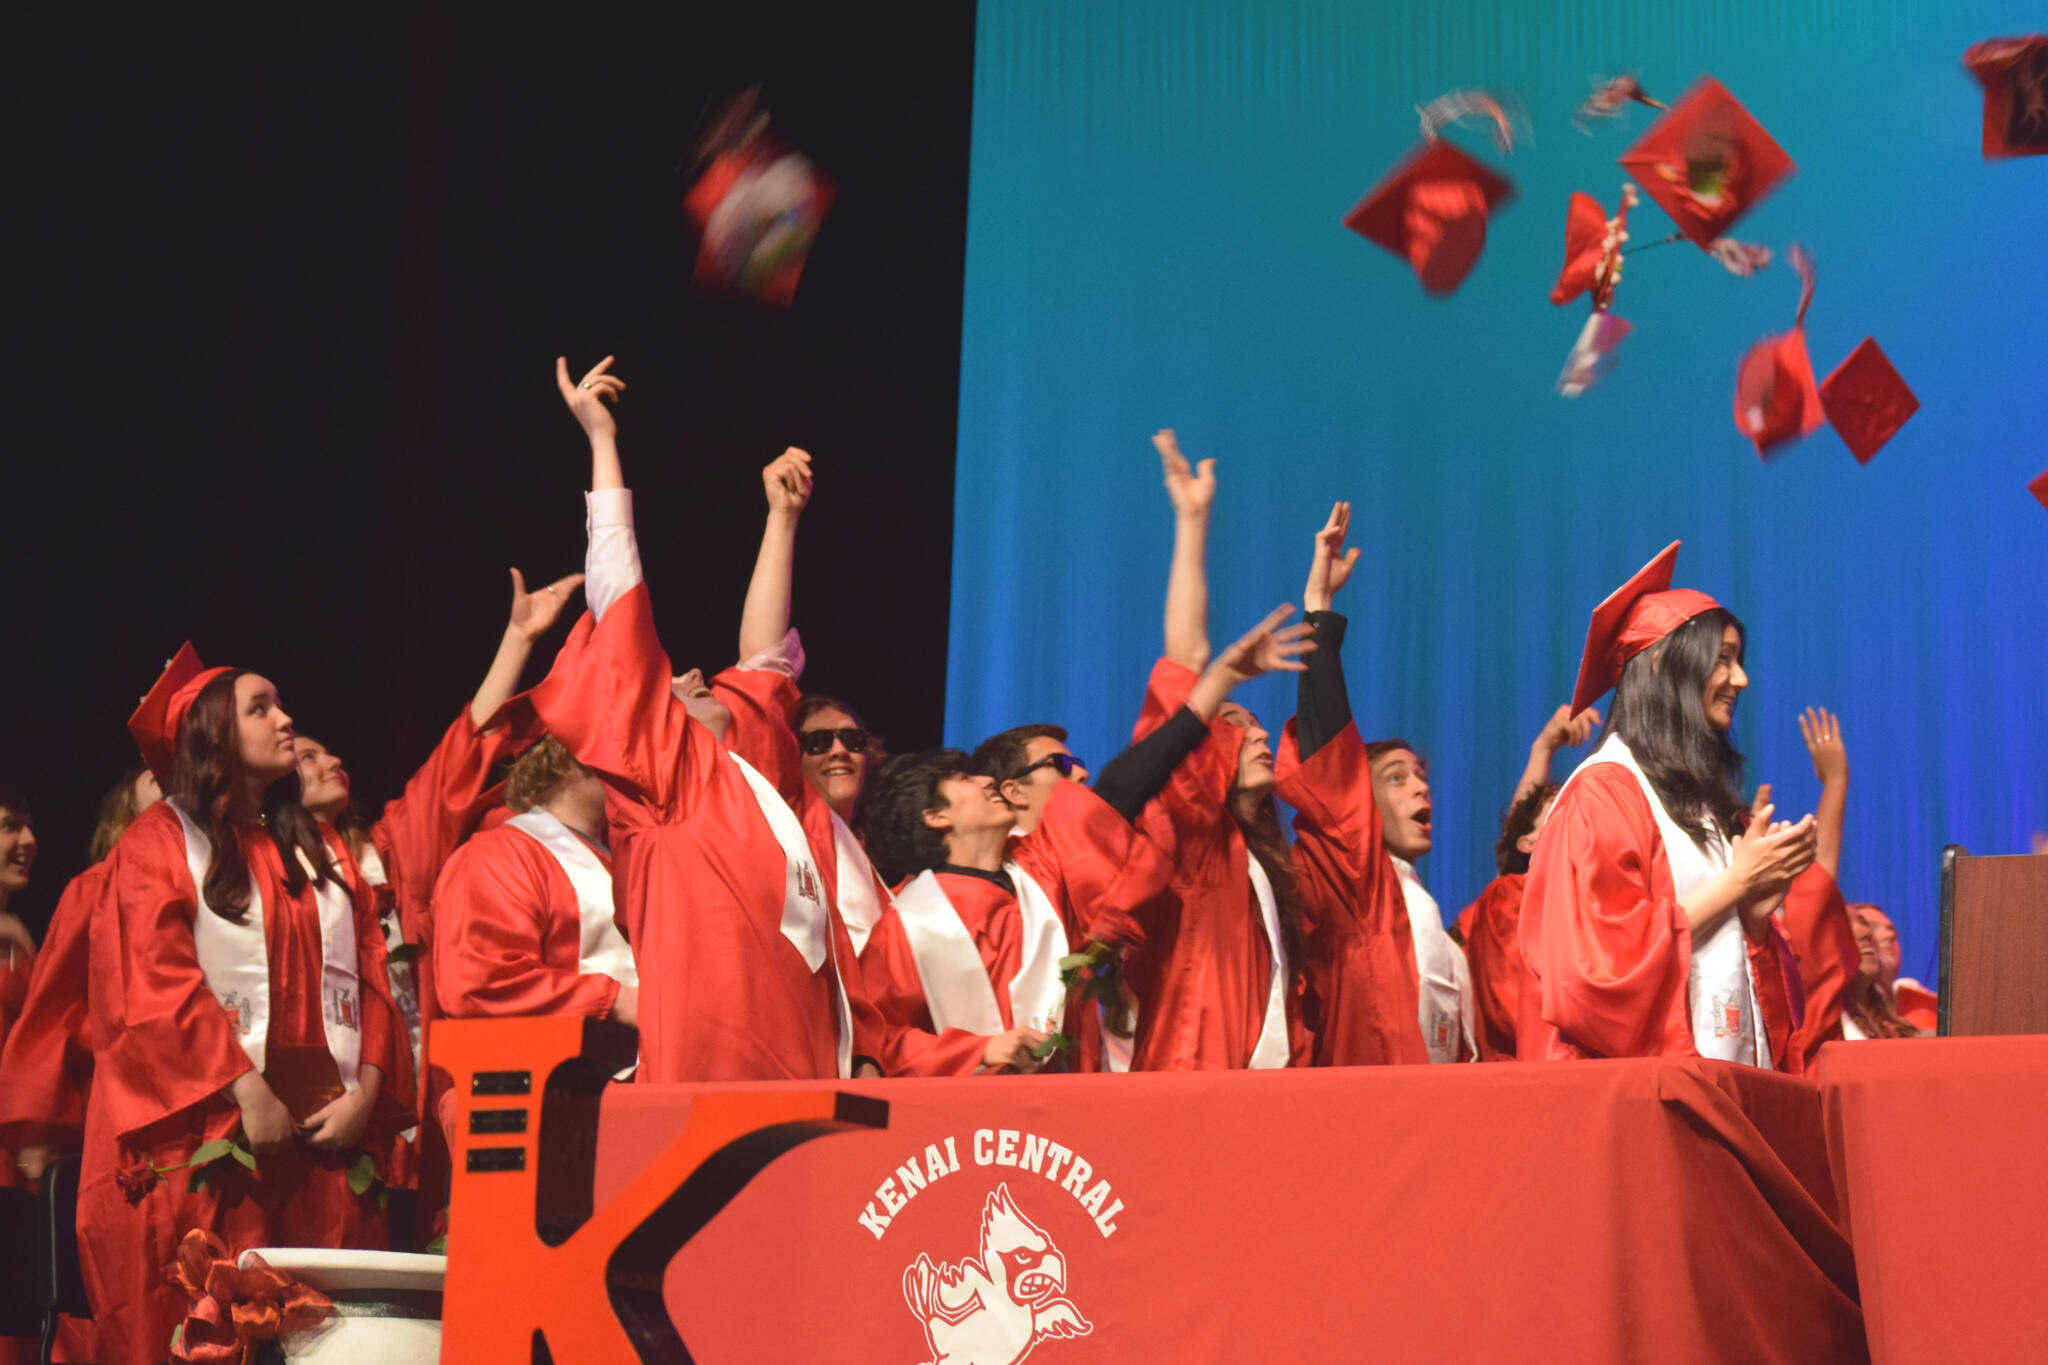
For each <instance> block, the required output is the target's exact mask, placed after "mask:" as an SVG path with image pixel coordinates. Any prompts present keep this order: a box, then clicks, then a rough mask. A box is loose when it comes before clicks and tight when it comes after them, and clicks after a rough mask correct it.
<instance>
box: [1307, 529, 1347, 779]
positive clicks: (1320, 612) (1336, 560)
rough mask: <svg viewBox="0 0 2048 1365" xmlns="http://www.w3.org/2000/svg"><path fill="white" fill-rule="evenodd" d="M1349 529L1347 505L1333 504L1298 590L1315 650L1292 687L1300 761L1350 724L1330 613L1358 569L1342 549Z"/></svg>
mask: <svg viewBox="0 0 2048 1365" xmlns="http://www.w3.org/2000/svg"><path fill="white" fill-rule="evenodd" d="M1350 531H1351V504H1350V503H1348V502H1339V503H1333V504H1331V506H1330V518H1329V520H1328V521H1326V522H1324V523H1323V529H1322V530H1320V531H1318V532H1316V539H1315V548H1314V550H1312V551H1311V552H1310V555H1309V562H1308V582H1307V584H1306V585H1305V586H1304V587H1303V588H1302V591H1301V608H1302V619H1303V621H1304V622H1305V623H1306V624H1307V625H1308V626H1309V628H1310V629H1311V630H1313V631H1314V632H1315V639H1316V643H1317V645H1318V646H1319V648H1318V649H1317V650H1316V652H1315V657H1314V658H1312V659H1310V660H1309V661H1308V667H1307V669H1306V670H1305V671H1304V672H1303V673H1302V675H1301V683H1300V685H1299V686H1298V687H1297V688H1296V689H1295V701H1294V714H1295V722H1294V728H1295V738H1296V742H1297V743H1298V744H1299V745H1300V747H1301V757H1302V759H1303V760H1304V761H1306V760H1307V759H1308V758H1309V757H1310V756H1311V755H1313V754H1314V753H1315V752H1316V751H1317V750H1318V749H1321V748H1322V747H1323V745H1325V744H1327V743H1328V742H1329V741H1330V740H1331V739H1333V738H1335V737H1336V735H1337V733H1338V732H1339V731H1340V730H1342V729H1343V728H1344V727H1345V726H1346V725H1349V724H1350V723H1351V696H1350V693H1349V692H1348V691H1347V690H1346V689H1345V686H1344V664H1343V659H1342V655H1341V654H1340V653H1339V647H1340V646H1341V645H1342V644H1343V643H1344V626H1345V621H1344V618H1343V617H1342V616H1339V615H1338V614H1337V613H1336V612H1333V611H1331V610H1330V603H1331V601H1332V600H1333V599H1334V598H1335V597H1336V595H1337V590H1338V589H1339V588H1341V587H1343V586H1344V585H1345V584H1346V583H1349V582H1350V581H1351V571H1352V570H1353V569H1355V568H1357V567H1358V547H1357V546H1355V545H1354V546H1352V547H1351V548H1350V549H1349V550H1346V549H1345V548H1344V537H1345V536H1347V535H1348V534H1350Z"/></svg>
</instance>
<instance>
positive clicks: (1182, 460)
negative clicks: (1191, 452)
mask: <svg viewBox="0 0 2048 1365" xmlns="http://www.w3.org/2000/svg"><path fill="white" fill-rule="evenodd" d="M1152 446H1153V448H1154V449H1155V450H1157V451H1158V452H1159V465H1160V468H1161V469H1163V470H1164V471H1165V473H1166V496H1167V498H1168V499H1169V500H1170V501H1171V502H1172V503H1173V514H1174V515H1175V516H1177V517H1188V518H1194V519H1197V520H1207V519H1208V516H1209V508H1210V506H1211V504H1213V503H1214V502H1215V501H1216V462H1215V461H1214V460H1204V461H1202V462H1201V463H1200V464H1198V465H1196V466H1194V467H1193V468H1192V469H1190V468H1189V467H1188V457H1187V456H1185V455H1183V454H1181V453H1180V442H1179V441H1177V440H1175V439H1174V435H1173V428H1172V427H1164V428H1162V429H1161V430H1160V431H1159V432H1157V433H1156V434H1155V435H1154V436H1153V437H1152Z"/></svg>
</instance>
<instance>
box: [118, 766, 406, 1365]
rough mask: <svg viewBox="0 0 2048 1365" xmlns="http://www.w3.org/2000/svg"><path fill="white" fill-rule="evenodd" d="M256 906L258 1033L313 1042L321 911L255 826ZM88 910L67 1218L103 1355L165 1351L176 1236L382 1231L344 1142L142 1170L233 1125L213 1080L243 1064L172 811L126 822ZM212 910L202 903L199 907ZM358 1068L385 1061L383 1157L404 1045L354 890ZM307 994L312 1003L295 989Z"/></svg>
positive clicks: (329, 1238)
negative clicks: (333, 1149) (260, 976)
mask: <svg viewBox="0 0 2048 1365" xmlns="http://www.w3.org/2000/svg"><path fill="white" fill-rule="evenodd" d="M243 848H244V853H245V855H246V856H247V858H248V861H249V865H250V870H251V872H252V874H253V875H254V876H255V878H256V881H257V887H258V890H259V892H260V894H261V896H262V900H263V907H264V915H265V918H264V925H265V932H266V935H267V941H268V947H269V951H270V960H269V966H270V983H271V999H272V1020H271V1032H270V1040H269V1041H270V1046H271V1047H272V1048H273V1049H276V1048H280V1047H283V1046H289V1045H293V1044H298V1045H304V1046H323V1047H324V1046H325V1033H324V1030H323V1029H322V1028H321V1026H320V1024H319V1016H318V1006H317V997H318V994H319V989H320V982H321V974H322V964H321V956H320V937H319V928H318V924H319V918H318V910H317V907H316V906H315V904H314V901H313V895H312V892H311V890H310V888H309V889H307V890H305V891H302V892H301V893H300V894H299V895H297V896H292V895H290V894H288V893H287V891H286V889H285V885H284V881H283V875H282V864H281V861H280V859H279V856H278V854H277V852H276V848H275V845H274V844H273V843H272V842H271V841H270V840H269V839H268V838H267V837H261V836H257V835H250V836H247V837H245V838H244V843H243ZM105 866H106V868H107V872H106V874H105V880H104V882H103V883H102V885H101V890H100V894H99V895H98V897H97V898H96V899H95V900H94V901H93V902H92V904H91V906H90V921H89V928H88V937H89V940H90V949H89V951H90V964H91V978H90V991H89V1002H88V1009H89V1020H88V1029H89V1030H90V1033H91V1036H93V1037H94V1038H95V1039H99V1040H103V1041H102V1045H101V1047H100V1049H99V1052H98V1055H97V1058H96V1063H97V1066H96V1070H95V1072H94V1076H93V1086H92V1092H91V1095H90V1097H89V1100H88V1104H87V1113H86V1133H85V1155H84V1161H83V1165H82V1167H81V1170H80V1187H79V1226H80V1227H81V1228H83V1229H87V1230H88V1233H87V1235H86V1236H85V1237H83V1238H82V1239H81V1246H80V1252H81V1258H82V1260H83V1262H84V1268H85V1274H86V1284H87V1289H88V1292H89V1293H90V1294H91V1296H92V1301H93V1304H94V1307H95V1312H96V1317H97V1320H98V1323H99V1332H100V1352H101V1354H100V1360H101V1361H102V1362H104V1365H129V1363H130V1362H136V1363H138V1365H139V1363H140V1362H147V1361H156V1360H161V1359H162V1358H163V1355H164V1352H165V1350H166V1348H167V1344H168V1341H169V1338H170V1333H171V1329H172V1328H173V1327H174V1326H176V1324H177V1322H178V1320H179V1318H180V1317H182V1316H183V1311H184V1305H183V1303H182V1302H181V1301H180V1296H179V1295H178V1294H177V1292H176V1291H175V1290H173V1289H172V1288H170V1286H168V1285H167V1284H165V1282H164V1281H163V1279H162V1275H161V1268H162V1266H163V1265H164V1264H165V1262H166V1261H168V1260H169V1258H170V1255H171V1251H172V1248H173V1247H174V1246H175V1244H176V1242H177V1239H178V1238H179V1237H181V1236H182V1235H183V1234H184V1233H185V1232H186V1231H187V1230H189V1229H191V1228H193V1227H200V1228H205V1229H207V1230H210V1231H212V1232H215V1233H217V1234H219V1235H220V1236H221V1237H222V1238H223V1239H224V1240H225V1241H226V1242H227V1243H228V1245H229V1246H230V1247H233V1248H236V1249H242V1248H246V1247H250V1246H258V1245H266V1244H268V1245H286V1246H334V1247H342V1246H364V1247H381V1246H383V1245H385V1243H386V1240H387V1238H386V1234H385V1229H384V1218H383V1214H382V1212H381V1211H380V1210H379V1209H377V1207H376V1205H375V1203H374V1201H373V1200H371V1199H369V1198H368V1197H367V1196H356V1195H354V1194H351V1193H350V1191H349V1188H348V1177H347V1170H348V1165H349V1164H350V1163H352V1162H353V1161H354V1159H355V1154H354V1153H347V1154H334V1155H329V1154H324V1153H315V1152H312V1151H311V1150H310V1149H306V1148H292V1149H288V1150H286V1151H284V1152H281V1153H276V1154H273V1155H270V1156H266V1157H264V1158H263V1159H262V1163H261V1171H260V1174H255V1173H250V1172H247V1171H244V1170H243V1169H242V1168H241V1167H239V1166H236V1165H234V1164H233V1163H231V1162H230V1163H226V1164H225V1165H223V1166H221V1167H219V1168H217V1169H218V1173H219V1182H220V1183H219V1186H218V1188H209V1189H206V1190H201V1191H192V1190H190V1189H189V1188H188V1179H189V1178H188V1176H187V1175H186V1173H184V1172H182V1171H180V1172H175V1173H173V1174H172V1175H171V1176H170V1177H169V1178H168V1179H166V1180H157V1179H155V1178H154V1177H153V1176H152V1175H151V1174H150V1169H149V1168H150V1166H152V1165H154V1166H157V1167H160V1168H162V1167H169V1166H173V1165H176V1164H178V1163H180V1162H184V1161H186V1160H188V1159H189V1158H190V1156H191V1154H192V1152H193V1150H194V1149H195V1148H197V1147H198V1146H199V1145H200V1144H201V1143H202V1142H205V1141H207V1140H209V1139H212V1138H217V1137H226V1136H229V1135H230V1134H233V1133H234V1132H236V1131H237V1129H238V1128H239V1127H240V1113H239V1111H238V1110H237V1109H236V1106H235V1104H234V1102H233V1101H232V1100H230V1099H229V1098H228V1097H227V1096H226V1095H225V1094H224V1093H223V1092H224V1090H225V1088H226V1087H227V1086H228V1085H229V1083H231V1082H232V1081H233V1080H234V1079H235V1078H236V1077H237V1076H239V1075H241V1074H242V1073H243V1072H246V1071H247V1070H249V1059H248V1056H247V1054H245V1053H244V1052H243V1051H242V1048H241V1046H240V1043H239V1042H238V1041H237V1039H236V1038H235V1035H234V1033H233V1031H232V1029H231V1028H230V1026H229V1023H228V1019H227V1016H226V1014H225V1013H224V1012H223V1011H222V1010H221V1008H220V1006H219V1004H218V1003H217V1002H216V1001H215V1000H214V998H213V995H212V993H211V991H209V990H208V989H207V986H206V980H205V977H204V976H203V975H202V974H201V972H200V970H199V963H198V958H197V955H196V951H195V949H194V947H193V940H192V916H193V915H194V913H195V912H196V895H195V891H194V888H193V885H192V878H191V874H190V872H189V871H188V870H187V867H186V860H185V839H184V831H183V830H182V828H181V827H180V825H179V822H178V817H177V814H176V812H174V811H173V810H171V808H170V807H169V806H168V805H165V804H161V803H160V804H158V805H155V806H152V807H151V808H150V809H148V810H146V811H144V812H143V813H142V814H141V815H139V816H137V817H136V820H135V823H134V824H133V825H131V826H130V827H129V829H128V832H127V833H126V834H125V835H123V836H122V838H121V842H120V843H119V844H118V845H116V846H115V849H114V852H113V854H112V855H111V856H110V857H109V858H108V859H107V862H106V864H105ZM207 913H210V912H207ZM355 929H356V942H357V971H358V972H359V973H360V975H361V979H362V1006H363V1020H362V1029H363V1053H362V1059H363V1061H364V1062H365V1063H367V1064H370V1065H375V1066H377V1067H378V1068H379V1069H381V1070H382V1071H383V1073H384V1079H383V1082H382V1086H381V1089H380V1092H379V1101H378V1106H377V1110H376V1114H375V1116H374V1118H373V1121H372V1124H371V1128H370V1130H369V1132H368V1133H367V1134H366V1138H365V1144H364V1145H365V1147H366V1148H367V1149H368V1150H370V1151H371V1153H372V1155H373V1156H375V1157H376V1158H377V1159H378V1162H379V1166H380V1169H382V1168H383V1167H384V1166H385V1165H386V1164H387V1163H388V1162H389V1159H390V1142H391V1139H392V1137H393V1136H394V1135H395V1133H396V1132H397V1131H398V1130H399V1129H401V1128H403V1127H405V1126H407V1125H408V1124H410V1123H411V1122H412V1121H413V1119H412V1107H411V1106H412V1075H411V1056H410V1049H409V1048H408V1047H407V1046H406V1045H405V1042H404V1039H405V1031H404V1028H403V1026H402V1025H401V1024H400V1023H399V1020H398V1012H397V1008H396V1006H394V1005H393V1004H392V1003H391V999H390V995H389V989H390V988H389V985H388V977H387V975H386V973H387V967H386V963H385V958H384V938H383V935H382V933H381V932H379V930H378V926H377V922H376V914H375V911H374V910H373V909H372V908H371V906H370V903H369V901H368V899H367V898H364V897H360V896H358V897H357V898H356V899H355ZM308 995H310V996H312V997H314V999H315V1002H316V1003H315V1005H314V1007H313V1009H312V1010H311V1011H308V1010H307V1009H305V1008H303V1007H302V1006H301V1005H300V1003H299V1002H300V1001H301V1000H302V999H303V998H304V997H306V996H308Z"/></svg>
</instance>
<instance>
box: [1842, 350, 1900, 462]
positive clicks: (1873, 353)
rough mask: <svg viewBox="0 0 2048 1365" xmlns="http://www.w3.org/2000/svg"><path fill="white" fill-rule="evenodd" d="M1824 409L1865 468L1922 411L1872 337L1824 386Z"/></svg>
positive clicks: (1853, 352) (1850, 355)
mask: <svg viewBox="0 0 2048 1365" xmlns="http://www.w3.org/2000/svg"><path fill="white" fill-rule="evenodd" d="M1820 405H1821V409H1822V410H1823V411H1824V412H1826V413H1827V417H1828V421H1829V422H1830V423H1832V424H1833V425H1834V428H1835V431H1836V434H1838V435H1839V436H1841V438H1842V443H1843V444H1844V445H1846V446H1848V447H1849V453H1850V454H1851V455H1854V456H1855V457H1856V458H1857V460H1858V461H1860V462H1861V463H1863V464H1869V463H1870V457H1871V456H1873V455H1875V454H1877V452H1878V451H1880V450H1882V449H1883V448H1884V443H1885V442H1886V441H1889V440H1891V438H1892V437H1894V436H1896V435H1898V432H1899V428H1900V427H1902V426H1904V425H1906V420H1907V419H1908V418H1910V417H1911V416H1912V415H1913V414H1914V413H1916V412H1918V411H1920V400H1919V399H1918V398H1915V397H1914V396H1913V391H1912V390H1911V389H1909V388H1907V387H1906V381H1905V380H1903V379H1901V378H1899V372H1898V371H1897V370H1895V369H1893V368H1892V362H1891V360H1890V358H1889V357H1887V356H1886V355H1885V353H1884V351H1883V350H1882V349H1880V348H1879V346H1878V344H1877V342H1876V341H1875V340H1873V339H1872V338H1870V337H1865V338H1863V343H1862V344H1861V345H1859V346H1858V347H1857V348H1856V349H1855V350H1853V351H1851V352H1849V358H1848V359H1846V360H1844V361H1843V362H1842V363H1841V364H1839V365H1837V366H1835V372H1834V373H1833V374H1831V375H1829V376H1828V377H1827V378H1826V379H1824V380H1822V381H1821V386H1820Z"/></svg>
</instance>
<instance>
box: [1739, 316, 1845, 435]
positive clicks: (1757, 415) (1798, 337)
mask: <svg viewBox="0 0 2048 1365" xmlns="http://www.w3.org/2000/svg"><path fill="white" fill-rule="evenodd" d="M1825 420H1826V414H1825V413H1823V412H1822V410H1821V405H1820V390H1819V389H1818V388H1816V387H1815V386H1814V382H1813V361H1812V360H1811V359H1809V358H1808V357H1807V354H1806V332H1805V330H1804V329H1803V328H1794V329H1793V330H1792V331H1789V332H1787V333H1785V335H1783V336H1776V337H1771V338H1770V339H1768V340H1766V341H1759V342H1758V343H1757V344H1756V345H1754V346H1752V347H1750V348H1749V354H1748V355H1746V356H1744V357H1743V358H1742V368H1741V369H1740V370H1738V371H1737V372H1736V376H1735V425H1736V426H1737V427H1739V428H1741V430H1742V434H1743V435H1744V436H1747V437H1748V438H1749V439H1750V440H1751V441H1752V442H1753V443H1754V444H1755V445H1756V453H1757V454H1758V455H1759V456H1763V455H1765V454H1766V453H1767V452H1769V451H1770V450H1771V449H1772V448H1773V447H1775V446H1778V445H1781V444H1783V443H1784V442H1786V441H1790V440H1795V439H1797V438H1798V437H1801V436H1804V435H1806V434H1808V433H1809V432H1811V431H1812V430H1813V429H1814V428H1815V427H1818V426H1819V425H1820V424H1821V423H1822V422H1823V421H1825Z"/></svg>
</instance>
